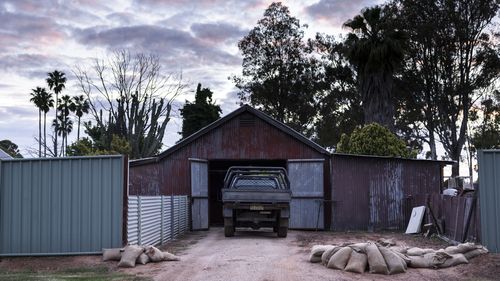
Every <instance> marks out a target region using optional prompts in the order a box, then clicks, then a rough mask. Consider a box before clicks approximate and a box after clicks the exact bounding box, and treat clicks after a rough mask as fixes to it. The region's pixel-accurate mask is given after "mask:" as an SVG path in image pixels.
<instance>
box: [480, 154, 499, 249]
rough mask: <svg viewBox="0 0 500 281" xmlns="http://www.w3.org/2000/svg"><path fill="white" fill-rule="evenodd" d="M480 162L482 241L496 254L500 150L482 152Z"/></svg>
mask: <svg viewBox="0 0 500 281" xmlns="http://www.w3.org/2000/svg"><path fill="white" fill-rule="evenodd" d="M478 162H479V202H480V204H479V205H480V206H479V207H480V211H481V212H480V218H481V219H480V220H481V238H482V239H481V241H482V243H483V244H484V245H485V246H486V247H487V248H488V250H490V251H491V252H494V253H499V252H500V235H499V233H500V215H499V212H500V207H499V202H500V191H499V187H500V176H499V175H500V150H482V151H479V153H478Z"/></svg>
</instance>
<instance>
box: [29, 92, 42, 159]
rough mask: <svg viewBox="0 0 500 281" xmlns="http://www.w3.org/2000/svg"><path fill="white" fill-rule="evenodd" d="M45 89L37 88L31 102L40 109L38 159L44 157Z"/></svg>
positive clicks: (32, 94)
mask: <svg viewBox="0 0 500 281" xmlns="http://www.w3.org/2000/svg"><path fill="white" fill-rule="evenodd" d="M43 92H45V89H43V88H41V87H36V89H32V90H31V99H30V102H32V103H34V104H35V106H36V107H37V108H38V157H42V141H41V140H42V107H43V105H42V95H43Z"/></svg>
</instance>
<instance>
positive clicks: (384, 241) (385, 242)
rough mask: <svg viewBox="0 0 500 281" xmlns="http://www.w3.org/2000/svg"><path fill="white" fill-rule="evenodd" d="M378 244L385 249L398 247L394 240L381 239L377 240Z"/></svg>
mask: <svg viewBox="0 0 500 281" xmlns="http://www.w3.org/2000/svg"><path fill="white" fill-rule="evenodd" d="M377 243H378V244H380V245H382V246H384V247H390V246H394V245H396V242H394V239H392V238H390V239H386V238H380V239H379V240H377Z"/></svg>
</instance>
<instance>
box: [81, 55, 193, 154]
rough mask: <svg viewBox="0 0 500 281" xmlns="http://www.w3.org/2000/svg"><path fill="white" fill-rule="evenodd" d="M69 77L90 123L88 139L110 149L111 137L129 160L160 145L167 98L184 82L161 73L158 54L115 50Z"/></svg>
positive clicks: (167, 115) (153, 151) (169, 104)
mask: <svg viewBox="0 0 500 281" xmlns="http://www.w3.org/2000/svg"><path fill="white" fill-rule="evenodd" d="M75 75H76V77H77V79H78V82H79V86H80V88H81V90H82V92H83V93H84V94H85V95H86V96H87V98H88V101H89V109H90V110H89V111H90V113H91V115H92V117H93V119H94V121H95V123H94V124H95V125H91V126H86V130H87V131H90V132H91V133H92V134H91V135H89V136H90V137H91V138H92V141H93V142H94V143H98V144H99V145H101V146H102V147H105V148H106V150H111V145H112V140H113V135H116V136H118V137H119V138H121V139H125V140H127V142H128V143H129V145H130V149H131V150H130V158H131V159H135V158H141V157H149V156H153V155H154V154H156V153H157V152H158V151H159V150H160V149H161V147H162V140H163V136H164V133H165V128H166V126H167V123H168V122H169V121H170V113H171V109H172V102H173V99H174V98H175V97H176V96H177V95H179V94H180V93H181V92H182V91H183V90H184V87H185V85H183V84H182V80H181V79H180V78H179V79H177V78H176V77H175V76H173V75H171V74H170V75H165V74H164V73H163V72H162V70H161V65H160V59H159V57H157V56H154V55H145V54H136V55H131V54H130V53H129V52H128V51H126V50H122V51H117V52H115V53H114V55H113V56H110V58H109V59H108V60H107V61H101V60H96V61H95V63H94V65H93V66H91V67H90V68H89V69H88V70H84V69H82V68H78V69H76V71H75ZM103 111H104V112H107V113H108V114H106V115H104V116H103V114H102V112H103ZM87 124H89V123H87Z"/></svg>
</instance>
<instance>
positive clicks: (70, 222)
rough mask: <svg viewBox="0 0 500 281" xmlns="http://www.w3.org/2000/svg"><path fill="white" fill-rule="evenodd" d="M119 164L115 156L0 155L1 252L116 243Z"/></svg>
mask: <svg viewBox="0 0 500 281" xmlns="http://www.w3.org/2000/svg"><path fill="white" fill-rule="evenodd" d="M123 166H124V165H123V158H122V157H117V156H102V157H78V158H55V159H21V160H18V159H16V160H9V161H7V162H4V161H2V166H1V167H0V169H1V171H0V173H2V180H1V181H0V194H1V195H2V196H1V198H0V205H1V206H0V207H1V209H0V210H2V214H1V215H0V229H2V231H0V235H1V237H0V255H4V256H5V255H37V254H40V255H54V254H74V253H89V252H100V251H101V249H102V248H103V247H119V246H121V241H122V237H121V236H122V233H121V228H122V208H123V204H122V200H123V199H122V197H123ZM6 171H9V173H8V174H7V173H5V172H6ZM112 201H114V203H112ZM7 229H8V231H5V230H7Z"/></svg>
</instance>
